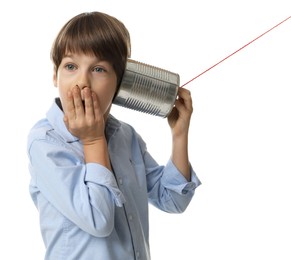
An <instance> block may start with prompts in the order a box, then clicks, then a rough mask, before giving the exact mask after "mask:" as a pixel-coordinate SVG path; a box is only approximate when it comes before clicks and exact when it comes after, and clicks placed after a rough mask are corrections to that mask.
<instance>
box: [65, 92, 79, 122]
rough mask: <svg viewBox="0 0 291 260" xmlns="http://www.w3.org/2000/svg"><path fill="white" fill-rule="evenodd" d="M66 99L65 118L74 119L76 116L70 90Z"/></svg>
mask: <svg viewBox="0 0 291 260" xmlns="http://www.w3.org/2000/svg"><path fill="white" fill-rule="evenodd" d="M66 101H67V102H66V103H65V104H66V109H65V114H66V119H67V120H72V119H75V118H76V113H75V105H74V99H73V94H72V92H71V91H68V93H67V100H66Z"/></svg>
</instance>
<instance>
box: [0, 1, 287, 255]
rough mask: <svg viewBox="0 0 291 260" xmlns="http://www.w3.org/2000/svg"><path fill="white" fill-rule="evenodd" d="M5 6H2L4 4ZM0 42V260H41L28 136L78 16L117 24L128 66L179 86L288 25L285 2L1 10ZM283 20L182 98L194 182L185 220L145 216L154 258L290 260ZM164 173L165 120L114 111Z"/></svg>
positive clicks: (62, 4)
mask: <svg viewBox="0 0 291 260" xmlns="http://www.w3.org/2000/svg"><path fill="white" fill-rule="evenodd" d="M4 3H5V4H4ZM0 5H1V6H0V12H1V15H0V27H1V28H0V29H1V30H0V32H1V41H0V44H1V48H0V51H1V56H0V57H1V62H0V66H1V67H0V73H1V74H0V75H1V102H0V113H1V114H0V118H1V128H0V131H1V138H2V140H1V166H2V169H1V188H0V203H1V204H0V205H1V219H0V231H1V233H0V234H1V235H0V237H1V241H2V242H1V249H0V259H12V260H14V259H29V260H39V259H43V253H44V247H43V243H42V239H41V236H40V232H39V225H38V214H37V210H36V208H35V207H34V205H33V203H32V201H31V199H30V197H29V193H28V183H29V173H28V170H27V157H26V149H25V148H26V136H27V133H28V131H29V129H30V128H31V126H32V125H33V124H34V123H35V121H36V120H38V119H40V118H42V117H43V116H44V114H45V112H46V111H47V109H48V108H49V106H50V104H51V103H52V99H53V97H54V96H55V95H56V94H57V92H56V90H55V88H54V87H53V84H52V65H51V62H50V57H49V52H50V47H51V44H52V41H53V39H54V37H55V36H56V34H57V32H58V31H59V29H60V28H61V26H62V25H63V24H64V23H65V22H66V21H67V20H68V19H70V18H71V17H72V16H74V15H76V14H78V13H80V12H84V11H93V10H98V11H103V12H107V13H109V14H111V15H113V16H116V17H117V18H119V19H120V20H121V21H123V22H124V23H125V25H126V26H127V28H128V29H129V31H130V33H131V38H132V58H134V59H136V60H139V61H142V62H145V63H148V64H151V65H155V66H158V67H161V68H165V69H168V70H171V71H173V72H177V73H179V74H180V78H181V84H183V83H185V82H186V81H188V80H190V79H191V78H193V77H194V76H196V75H197V74H199V73H200V72H202V71H204V70H205V69H207V68H208V67H210V66H212V65H213V64H215V63H216V62H218V61H219V60H221V59H223V58H224V57H225V56H227V55H229V54H230V53H232V52H233V51H235V50H237V49H238V48H240V47H241V46H243V45H244V44H246V43H247V42H249V41H251V40H252V39H254V38H255V37H257V36H258V35H260V34H261V33H263V32H265V31H266V30H268V29H269V28H271V27H272V26H274V25H275V24H277V23H279V22H280V21H282V20H284V19H285V18H287V17H289V16H290V15H291V12H290V10H291V9H290V1H287V0H286V1H283V0H273V1H269V0H264V1H263V0H243V1H242V0H240V1H234V0H232V1H231V0H220V1H216V0H196V1H186V0H180V1H170V0H165V1H162V0H160V1H156V0H152V1H130V0H124V1H118V0H117V1H113V0H103V1H99V0H95V1H87V0H82V1H72V0H71V1H68V0H63V1H62V0H58V1H56V0H53V1H36V0H35V1H33V0H31V1H21V0H17V1H6V2H3V1H2V2H1V4H0ZM290 46H291V19H289V20H288V21H287V22H285V23H284V24H282V25H281V26H279V27H278V28H276V29H275V30H273V31H272V32H270V33H269V34H267V35H265V36H264V37H262V38H260V39H259V40H257V41H256V42H254V43H253V44H251V45H249V46H248V47H246V48H245V49H243V50H242V51H240V52H239V53H237V54H236V55H234V56H233V57H231V58H229V59H228V60H226V61H225V62H223V63H221V64H220V65H219V66H217V67H215V68H214V69H212V70H210V71H209V72H207V73H206V74H204V75H203V76H201V77H199V78H198V79H196V80H195V81H193V82H192V83H190V84H189V85H187V88H188V89H189V90H191V92H192V97H193V103H194V108H195V110H194V113H193V117H192V121H191V131H190V144H189V146H190V147H189V149H190V156H191V161H192V164H193V167H194V169H195V171H196V172H197V175H198V176H199V178H200V179H201V181H202V183H203V184H202V185H201V186H200V187H199V188H198V189H197V190H196V195H195V197H194V199H193V201H192V202H191V204H190V206H189V207H188V209H187V210H186V212H185V213H183V214H181V215H170V214H166V213H163V212H160V211H157V210H156V209H154V208H152V207H150V221H151V225H150V238H151V252H152V259H153V260H157V259H169V260H172V259H191V260H192V259H194V260H210V259H223V260H228V259H229V260H233V259H236V260H239V259H244V260H245V259H248V260H257V259H276V260H277V259H280V260H284V259H286V260H287V259H291V250H290V242H291V221H290V219H291V212H290V198H291V188H290V182H291V177H290V175H291V136H290V133H291V124H290V112H291V102H290V98H291V89H290V87H291V71H290V70H291V65H290V60H291V50H290ZM112 112H113V114H114V115H115V116H116V117H118V118H120V119H122V120H124V121H127V122H129V123H131V124H132V125H133V126H134V127H135V128H136V129H137V130H138V131H139V132H140V134H141V135H142V136H143V138H144V139H145V141H146V142H147V144H148V148H149V150H150V151H151V153H152V155H153V156H154V157H155V158H156V159H157V161H158V162H160V163H165V162H166V161H167V159H168V157H169V154H170V140H171V138H170V132H169V129H168V126H167V122H166V120H165V119H163V118H159V117H154V116H150V115H147V114H143V113H140V112H136V111H131V110H129V109H124V108H121V107H116V106H114V107H113V110H112Z"/></svg>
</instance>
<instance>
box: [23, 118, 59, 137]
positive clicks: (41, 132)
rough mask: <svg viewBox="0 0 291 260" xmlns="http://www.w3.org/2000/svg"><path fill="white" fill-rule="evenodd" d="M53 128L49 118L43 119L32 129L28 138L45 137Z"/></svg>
mask: <svg viewBox="0 0 291 260" xmlns="http://www.w3.org/2000/svg"><path fill="white" fill-rule="evenodd" d="M52 129H53V127H52V126H51V125H50V124H49V122H48V120H47V119H41V120H39V121H38V122H37V123H36V124H35V125H34V126H33V127H32V128H31V129H30V131H29V133H28V140H34V139H45V138H46V135H47V132H48V131H50V130H52Z"/></svg>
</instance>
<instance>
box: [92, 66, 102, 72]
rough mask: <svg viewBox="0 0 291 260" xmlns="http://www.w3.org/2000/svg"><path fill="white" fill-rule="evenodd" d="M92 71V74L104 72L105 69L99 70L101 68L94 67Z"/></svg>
mask: <svg viewBox="0 0 291 260" xmlns="http://www.w3.org/2000/svg"><path fill="white" fill-rule="evenodd" d="M93 71H94V72H105V69H104V68H101V67H95V68H93Z"/></svg>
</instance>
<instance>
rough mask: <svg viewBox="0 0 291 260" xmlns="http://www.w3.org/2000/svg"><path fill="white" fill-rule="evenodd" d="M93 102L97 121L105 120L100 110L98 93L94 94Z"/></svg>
mask: <svg viewBox="0 0 291 260" xmlns="http://www.w3.org/2000/svg"><path fill="white" fill-rule="evenodd" d="M92 101H93V109H94V115H95V119H96V120H101V119H103V114H102V111H101V108H100V103H99V99H98V97H97V95H96V93H94V92H92Z"/></svg>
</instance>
